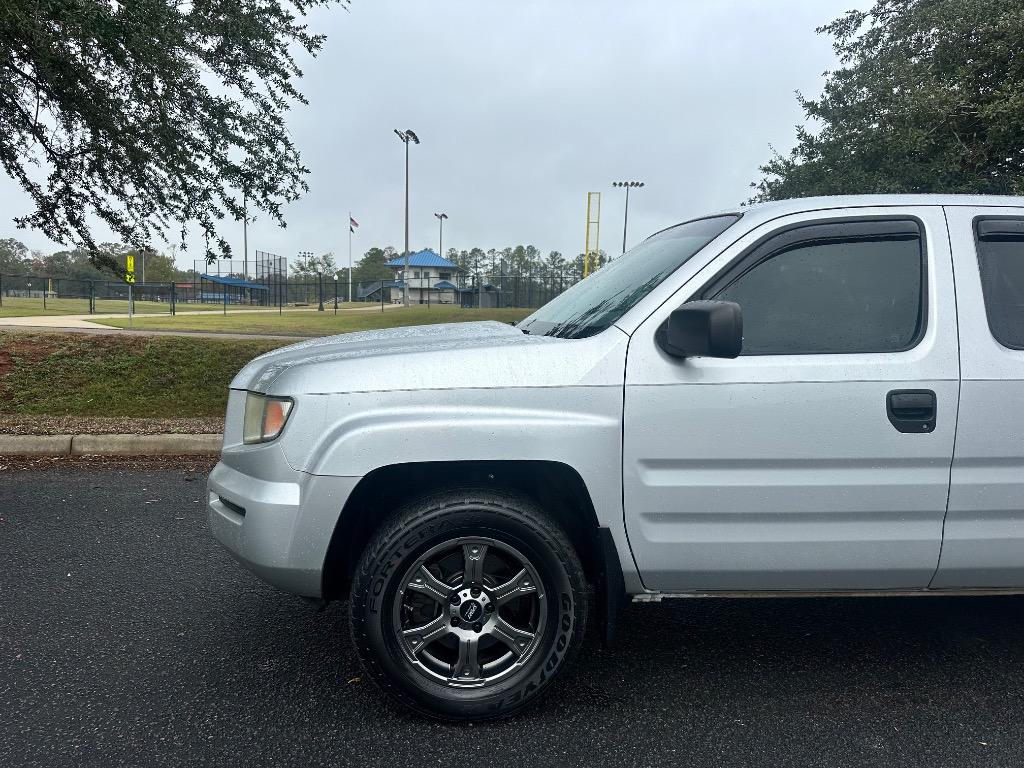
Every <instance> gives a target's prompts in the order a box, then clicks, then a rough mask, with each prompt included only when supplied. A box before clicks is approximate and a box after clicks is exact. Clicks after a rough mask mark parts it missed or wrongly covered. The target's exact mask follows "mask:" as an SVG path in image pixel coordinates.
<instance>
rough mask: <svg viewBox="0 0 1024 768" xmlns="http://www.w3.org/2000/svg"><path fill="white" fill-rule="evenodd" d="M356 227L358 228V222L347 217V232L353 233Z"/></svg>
mask: <svg viewBox="0 0 1024 768" xmlns="http://www.w3.org/2000/svg"><path fill="white" fill-rule="evenodd" d="M358 226H359V222H358V221H356V220H355V219H353V218H352V217H351V216H349V217H348V231H349V232H355V231H356V228H357V227H358Z"/></svg>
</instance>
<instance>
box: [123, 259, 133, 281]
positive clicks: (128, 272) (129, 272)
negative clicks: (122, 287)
mask: <svg viewBox="0 0 1024 768" xmlns="http://www.w3.org/2000/svg"><path fill="white" fill-rule="evenodd" d="M125 259H126V260H127V261H126V263H125V268H124V281H125V282H126V283H134V282H135V257H134V256H132V255H131V254H130V253H129V254H128V255H127V256H126V257H125Z"/></svg>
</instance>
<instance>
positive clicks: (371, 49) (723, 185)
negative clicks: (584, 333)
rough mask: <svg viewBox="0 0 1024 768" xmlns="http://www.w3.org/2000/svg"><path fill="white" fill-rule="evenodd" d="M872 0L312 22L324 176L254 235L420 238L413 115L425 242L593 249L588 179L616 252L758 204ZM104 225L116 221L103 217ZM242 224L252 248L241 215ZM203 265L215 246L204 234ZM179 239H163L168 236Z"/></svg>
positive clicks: (574, 6) (311, 145) (448, 6)
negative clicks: (804, 107) (587, 231)
mask: <svg viewBox="0 0 1024 768" xmlns="http://www.w3.org/2000/svg"><path fill="white" fill-rule="evenodd" d="M865 5H866V2H863V1H859V0H774V1H773V2H764V0H616V1H610V0H590V1H589V2H579V1H576V2H573V1H571V0H528V1H524V0H518V1H517V2H514V3H512V2H504V3H494V2H480V0H459V1H455V0H432V2H422V1H419V0H417V1H415V2H414V1H413V0H353V6H352V11H351V13H346V12H345V11H344V10H342V9H340V8H337V7H336V8H334V9H332V10H330V11H325V12H318V13H316V14H315V15H314V16H313V17H311V19H310V23H311V27H312V29H313V30H314V31H320V32H324V33H325V34H326V35H327V43H326V46H325V49H324V50H323V51H322V52H321V54H320V56H319V57H318V58H316V59H307V60H304V61H303V63H302V66H303V69H304V72H305V77H304V79H303V81H302V83H301V84H300V87H301V88H302V90H303V92H304V93H305V94H306V96H307V97H308V99H309V105H308V106H306V107H299V108H296V109H295V110H294V111H293V112H292V114H291V117H290V126H291V130H292V132H293V134H294V136H295V138H296V141H297V144H298V146H299V148H300V150H301V151H302V153H303V160H304V162H305V164H306V165H307V166H308V167H309V168H310V169H311V171H312V173H311V175H310V177H309V185H310V191H309V193H308V194H307V195H306V196H305V197H304V198H303V199H302V200H300V201H298V202H297V203H295V204H293V205H291V206H290V207H288V208H287V209H286V210H285V215H286V218H287V221H288V227H287V229H280V228H279V227H277V226H276V225H274V224H272V222H271V221H270V220H269V219H268V218H267V217H262V218H261V220H257V221H256V222H254V223H252V224H250V226H249V248H250V252H251V251H253V250H255V249H257V248H258V249H260V250H266V251H272V252H275V253H278V254H280V255H284V256H288V257H289V258H292V257H294V256H295V254H296V252H298V251H302V250H310V251H314V252H317V253H323V252H325V251H333V252H334V254H335V256H336V258H337V261H338V264H339V266H344V265H346V264H347V261H348V239H347V226H346V222H347V218H348V212H349V210H351V211H352V215H353V216H354V217H355V218H356V220H357V221H358V222H359V223H360V225H361V226H360V228H359V230H357V235H356V237H355V244H354V249H355V253H356V258H357V259H358V257H359V255H360V254H361V253H362V252H364V251H365V250H366V249H367V248H369V247H371V246H373V245H381V246H384V245H393V246H395V247H396V248H399V249H400V248H401V247H402V238H403V232H402V227H403V219H402V216H403V207H402V206H403V185H404V167H403V147H402V144H401V143H400V142H399V140H398V138H397V137H396V136H395V135H394V133H393V132H392V131H393V129H395V128H402V129H405V128H411V129H413V130H414V131H416V133H417V134H418V135H419V137H420V140H421V141H422V144H420V145H419V146H413V147H412V160H411V163H412V174H411V177H412V187H411V214H410V217H411V238H410V239H411V243H410V245H411V247H412V248H413V249H419V248H423V247H431V248H434V249H436V248H437V236H438V231H437V229H438V228H437V220H436V219H435V218H434V216H433V214H434V212H435V211H438V212H440V211H444V212H446V213H447V214H448V215H449V217H450V219H449V220H448V221H447V222H446V225H445V249H447V248H449V247H456V248H460V249H462V248H470V247H473V246H480V247H482V248H484V249H487V248H502V247H504V246H508V245H516V244H524V245H526V244H533V245H535V246H537V247H538V248H540V249H541V250H542V251H543V252H545V253H546V252H547V251H549V250H559V251H561V252H562V253H563V254H566V255H569V256H571V255H575V254H577V253H579V252H581V251H582V250H583V237H584V224H585V222H584V219H585V205H586V200H585V197H586V193H587V192H588V191H596V192H601V193H603V195H602V197H603V203H604V204H603V211H602V228H601V247H602V248H604V249H605V250H606V251H608V252H610V253H613V254H614V253H618V252H619V250H620V249H621V238H622V213H623V193H622V191H621V190H616V189H612V187H611V182H612V181H615V180H629V179H636V180H640V181H644V182H645V183H646V187H644V188H643V189H642V190H639V191H637V192H635V193H633V194H631V197H630V227H629V242H630V244H635V243H636V242H637V241H638V240H639V239H640V238H642V237H643V236H645V235H647V234H650V233H651V232H654V231H656V230H658V229H661V228H663V227H666V226H669V225H671V224H674V223H676V222H678V221H680V220H683V219H685V218H687V217H692V216H694V215H698V214H700V213H703V212H707V211H711V210H717V209H721V208H727V207H732V206H736V205H738V204H739V203H740V202H742V201H743V200H745V199H747V198H748V197H749V196H750V189H749V187H748V185H749V183H750V182H751V181H753V180H755V179H756V178H758V173H757V167H758V165H759V164H760V163H762V162H764V161H765V160H766V159H767V158H768V157H769V154H770V150H769V145H770V144H771V145H774V146H775V147H777V148H779V149H780V150H782V151H788V149H789V148H790V147H791V146H792V144H793V139H794V125H795V124H797V123H799V122H801V121H802V113H801V111H800V109H799V108H798V106H797V104H796V100H795V98H794V91H795V90H798V89H799V90H801V91H803V92H804V93H806V94H809V95H816V94H817V93H818V92H819V90H820V88H821V84H822V77H821V75H822V73H823V72H824V71H825V70H826V69H830V68H832V67H833V66H834V65H835V59H834V56H833V54H832V50H831V46H830V40H829V39H828V38H826V37H823V36H820V35H816V34H815V32H814V28H815V27H817V26H819V25H821V24H823V23H826V22H828V21H830V20H832V19H833V18H836V17H837V16H839V15H841V14H842V12H843V11H845V10H848V9H849V8H852V7H864V6H865ZM0 206H2V207H0V210H2V211H3V212H4V213H5V214H6V216H5V219H6V220H5V221H4V222H3V223H0V236H7V235H10V236H14V237H17V238H18V239H20V240H22V241H23V242H25V243H26V244H27V245H29V247H31V248H40V249H44V250H53V249H55V248H56V247H57V245H56V244H54V243H51V242H49V241H48V240H47V239H46V238H44V237H42V236H41V235H40V234H38V233H33V232H25V231H18V230H16V229H15V227H14V224H13V223H12V222H11V218H13V217H14V216H16V215H18V214H23V213H26V212H28V211H29V210H30V208H29V202H28V198H27V197H26V196H25V195H24V194H23V193H22V192H21V190H20V188H19V187H18V186H17V185H16V184H15V183H14V182H13V181H11V180H10V179H8V178H7V177H6V176H2V175H0ZM96 234H97V235H98V236H99V237H100V238H101V239H110V236H109V233H108V232H106V231H104V230H103V229H102V228H99V227H97V230H96ZM224 234H225V236H226V237H227V238H228V239H229V240H230V241H231V242H232V243H233V244H236V245H235V248H236V252H237V253H239V254H240V253H241V247H242V233H241V224H240V223H239V224H234V225H231V224H226V225H225V229H224ZM189 246H190V253H188V254H184V255H182V256H179V263H180V264H182V265H183V266H184V265H186V264H188V265H190V264H191V259H192V258H193V257H199V256H200V255H201V240H200V239H199V238H198V237H194V238H192V239H190V241H189ZM158 247H159V246H158Z"/></svg>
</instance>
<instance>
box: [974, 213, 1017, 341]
mask: <svg viewBox="0 0 1024 768" xmlns="http://www.w3.org/2000/svg"><path fill="white" fill-rule="evenodd" d="M975 234H976V236H977V243H978V269H979V270H980V271H981V289H982V293H983V294H984V296H985V314H986V315H987V316H988V327H989V330H991V331H992V335H993V336H994V337H995V339H996V341H998V342H999V343H1000V344H1002V345H1003V346H1004V347H1009V348H1010V349H1024V218H1019V219H1017V218H987V219H984V218H983V219H978V220H976V222H975Z"/></svg>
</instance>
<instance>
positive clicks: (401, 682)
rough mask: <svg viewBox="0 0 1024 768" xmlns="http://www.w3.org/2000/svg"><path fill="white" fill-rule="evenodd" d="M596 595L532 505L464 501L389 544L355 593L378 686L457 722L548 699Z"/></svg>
mask: <svg viewBox="0 0 1024 768" xmlns="http://www.w3.org/2000/svg"><path fill="white" fill-rule="evenodd" d="M588 602H589V592H588V588H587V585H586V581H585V579H584V575H583V568H582V566H581V565H580V562H579V558H578V557H577V555H576V552H575V550H574V549H573V546H572V544H571V543H570V542H569V539H568V537H567V536H566V535H565V532H564V531H563V530H562V529H561V528H560V527H559V526H558V525H557V524H556V523H555V522H554V521H553V520H551V519H550V518H549V517H548V516H547V515H545V514H544V513H543V511H542V510H540V509H539V508H538V507H537V506H536V505H535V504H534V503H533V502H532V501H530V500H528V499H524V498H521V497H518V496H513V495H511V494H508V495H507V494H504V493H496V492H494V491H490V490H477V489H468V490H458V491H452V492H448V493H444V494H439V495H435V496H431V497H429V498H425V499H421V500H419V501H417V502H415V503H412V504H409V505H408V506H406V507H405V508H403V509H402V510H401V511H400V512H399V513H398V514H397V515H396V516H395V517H394V518H393V519H392V520H391V521H390V522H389V523H387V524H385V525H384V526H383V528H382V529H381V530H380V531H379V532H378V533H377V535H376V536H375V537H374V538H373V540H372V541H371V542H370V544H369V545H368V546H367V548H366V550H365V552H364V553H363V556H362V558H361V560H360V563H359V566H358V568H357V572H356V577H355V579H354V580H353V584H352V592H351V601H350V607H351V628H352V639H353V643H354V645H355V647H356V650H357V652H358V654H359V657H360V660H361V661H362V663H363V666H364V668H365V670H366V672H367V674H368V676H369V677H371V678H372V679H373V680H374V681H375V682H376V683H377V684H378V685H379V686H380V687H381V688H382V689H383V690H384V691H386V692H387V693H388V694H389V695H390V696H392V697H393V698H394V699H395V700H397V701H398V702H400V703H401V704H403V705H404V706H406V707H409V708H411V709H414V710H416V711H418V712H420V713H422V714H426V715H430V716H432V717H437V718H441V719H447V720H486V719H494V718H499V717H504V716H508V715H510V714H513V713H514V712H516V711H518V710H519V709H521V708H522V707H524V706H525V705H527V704H528V703H530V702H532V701H533V700H534V699H535V698H536V697H537V696H538V695H539V694H540V693H541V692H542V691H544V690H545V689H546V688H547V687H548V686H549V685H550V684H551V682H552V680H553V679H554V678H555V677H556V676H557V674H558V673H559V671H560V670H561V669H562V668H563V667H564V666H565V665H566V664H567V662H568V661H569V660H570V659H571V658H572V656H573V655H574V653H575V652H576V650H577V649H578V647H579V645H580V643H581V641H582V638H583V636H584V634H585V628H586V620H587V608H588Z"/></svg>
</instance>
